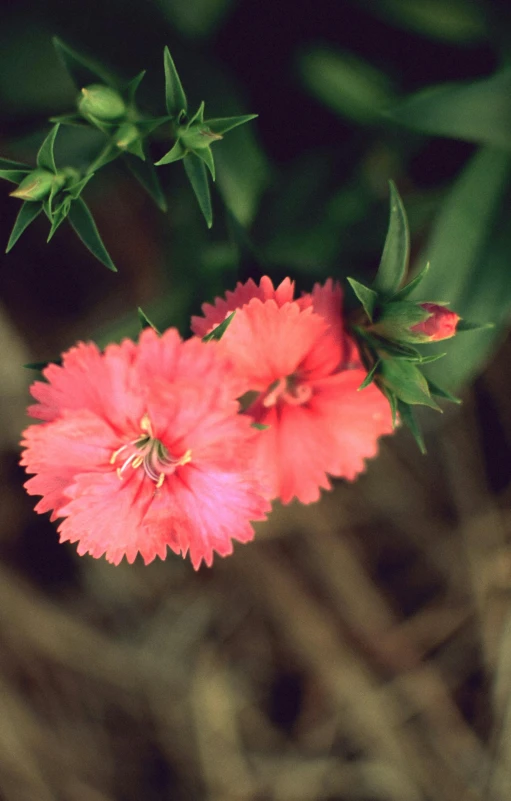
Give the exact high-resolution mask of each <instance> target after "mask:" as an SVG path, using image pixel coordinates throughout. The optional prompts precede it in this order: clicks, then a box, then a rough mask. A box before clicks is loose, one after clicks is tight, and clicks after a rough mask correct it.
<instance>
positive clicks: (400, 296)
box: [391, 261, 431, 302]
mask: <svg viewBox="0 0 511 801" xmlns="http://www.w3.org/2000/svg"><path fill="white" fill-rule="evenodd" d="M430 267H431V265H430V263H429V261H428V262H426V264H425V265H424V267H423V268H422V270H421V271H420V272H419V273H418V274H417V275H416V276H415V278H412V280H411V281H409V283H408V284H406V286H404V287H403V288H402V289H400V290H399V292H396V294H395V295H392V298H391V300H392V302H394V301H399V300H405V298H407V297H408V295H410V294H411V293H412V292H413V290H414V289H415V288H416V287H418V286H419V284H420V282H421V281H422V280H423V278H425V277H426V275H427V274H428V272H429V269H430Z"/></svg>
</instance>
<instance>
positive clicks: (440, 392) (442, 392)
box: [427, 378, 462, 403]
mask: <svg viewBox="0 0 511 801" xmlns="http://www.w3.org/2000/svg"><path fill="white" fill-rule="evenodd" d="M427 382H428V387H429V391H430V392H431V394H432V395H436V396H437V398H445V400H448V401H451V403H462V400H461V398H456V397H455V396H454V395H451V393H450V392H447V390H446V389H442V387H439V386H438V385H437V384H435V383H434V381H431V379H430V378H428V379H427Z"/></svg>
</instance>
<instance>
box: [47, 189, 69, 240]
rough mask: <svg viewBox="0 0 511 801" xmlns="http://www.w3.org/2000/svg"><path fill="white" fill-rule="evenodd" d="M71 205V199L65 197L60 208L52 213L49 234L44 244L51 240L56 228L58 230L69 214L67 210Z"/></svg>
mask: <svg viewBox="0 0 511 801" xmlns="http://www.w3.org/2000/svg"><path fill="white" fill-rule="evenodd" d="M71 203H72V198H70V197H66V198H64V200H63V201H62V203H61V204H60V206H59V207H58V208H57V209H55V211H54V212H53V216H52V223H51V228H50V233H49V234H48V238H47V240H46V242H49V241H50V239H52V238H53V235H54V234H55V231H56V230H57V228H59V227H60V226H61V225H62V223H63V222H64V220H65V219H66V217H67V215H68V214H69V209H70V208H71Z"/></svg>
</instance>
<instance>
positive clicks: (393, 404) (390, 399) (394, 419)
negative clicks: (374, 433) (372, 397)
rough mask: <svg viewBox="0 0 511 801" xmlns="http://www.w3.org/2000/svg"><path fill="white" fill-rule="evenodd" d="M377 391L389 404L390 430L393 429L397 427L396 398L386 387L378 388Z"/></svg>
mask: <svg viewBox="0 0 511 801" xmlns="http://www.w3.org/2000/svg"><path fill="white" fill-rule="evenodd" d="M379 389H380V390H381V391H382V392H383V394H384V395H385V397H386V398H387V400H388V402H389V406H390V413H391V415H392V428H395V427H396V426H397V398H396V396H395V394H394V393H393V392H392V390H390V389H388V387H384V386H380V387H379Z"/></svg>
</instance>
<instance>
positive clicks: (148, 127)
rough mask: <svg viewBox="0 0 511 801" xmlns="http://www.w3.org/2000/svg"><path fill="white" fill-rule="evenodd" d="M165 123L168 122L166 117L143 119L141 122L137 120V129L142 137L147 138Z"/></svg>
mask: <svg viewBox="0 0 511 801" xmlns="http://www.w3.org/2000/svg"><path fill="white" fill-rule="evenodd" d="M166 122H169V118H168V117H145V118H144V119H143V120H137V128H138V129H139V131H140V133H141V134H142V135H143V136H147V135H148V134H150V133H152V132H153V131H155V130H156V128H159V127H160V125H164V123H166Z"/></svg>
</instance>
